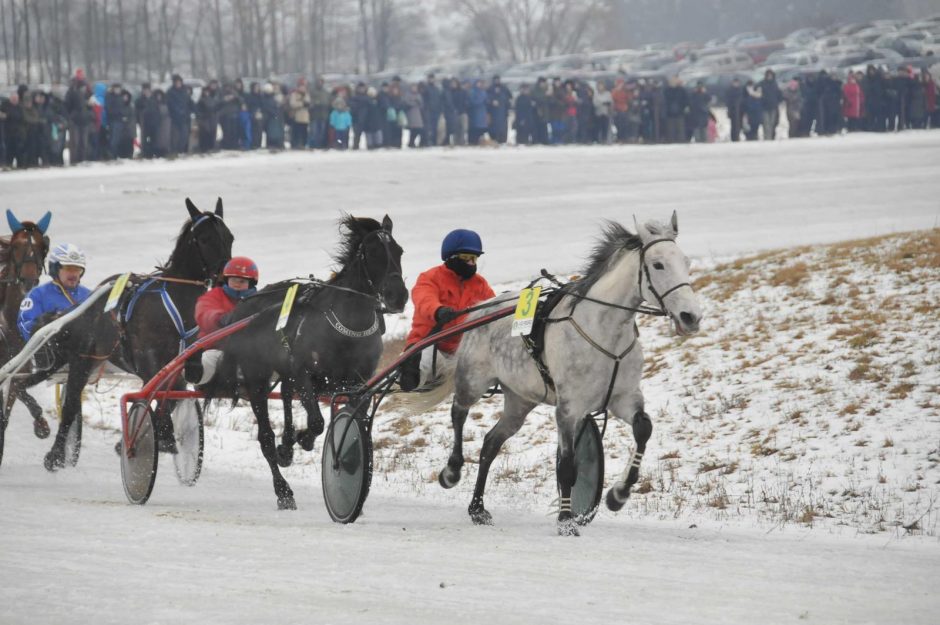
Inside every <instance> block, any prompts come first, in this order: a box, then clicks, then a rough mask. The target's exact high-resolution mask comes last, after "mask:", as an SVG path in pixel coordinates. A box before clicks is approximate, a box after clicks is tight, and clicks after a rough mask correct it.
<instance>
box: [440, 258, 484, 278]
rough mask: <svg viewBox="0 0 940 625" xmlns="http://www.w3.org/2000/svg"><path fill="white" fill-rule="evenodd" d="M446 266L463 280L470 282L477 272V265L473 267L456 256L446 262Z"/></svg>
mask: <svg viewBox="0 0 940 625" xmlns="http://www.w3.org/2000/svg"><path fill="white" fill-rule="evenodd" d="M444 266H446V267H447V268H448V269H450V270H451V271H453V272H454V273H455V274H457V275H458V276H460V277H461V278H462V279H463V280H469V279H470V278H472V277H473V276H474V274H476V272H477V266H476V265H471V264H470V263H468V262H465V261H462V260H460V259H459V258H457V257H456V256H451V257H450V258H448V259H447V260H446V261H444Z"/></svg>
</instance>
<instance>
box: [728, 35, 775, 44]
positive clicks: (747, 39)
mask: <svg viewBox="0 0 940 625" xmlns="http://www.w3.org/2000/svg"><path fill="white" fill-rule="evenodd" d="M764 41H767V37H766V36H765V35H764V34H763V33H738V34H737V35H733V36H731V37H729V38H728V42H727V43H728V45H729V46H743V45H747V44H749V43H762V42H764Z"/></svg>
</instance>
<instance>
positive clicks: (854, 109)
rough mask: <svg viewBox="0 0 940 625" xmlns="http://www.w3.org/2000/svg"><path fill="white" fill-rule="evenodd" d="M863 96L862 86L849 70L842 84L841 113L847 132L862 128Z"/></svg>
mask: <svg viewBox="0 0 940 625" xmlns="http://www.w3.org/2000/svg"><path fill="white" fill-rule="evenodd" d="M864 104H865V96H864V94H863V93H862V88H861V86H860V85H859V84H858V81H857V80H855V74H854V73H852V72H849V75H848V76H847V77H846V80H845V84H844V85H843V86H842V115H843V117H845V120H846V127H847V128H848V130H849V132H854V131H856V130H861V129H862V113H863V110H864V109H863V107H864Z"/></svg>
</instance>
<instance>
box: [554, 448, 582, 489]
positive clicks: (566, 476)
mask: <svg viewBox="0 0 940 625" xmlns="http://www.w3.org/2000/svg"><path fill="white" fill-rule="evenodd" d="M577 479H578V469H577V467H576V466H575V465H574V457H573V456H571V455H570V454H569V455H568V456H565V455H564V454H562V456H561V460H560V461H559V462H558V482H559V483H560V484H562V486H565V485H567V486H569V487H571V486H574V483H575V481H576V480H577Z"/></svg>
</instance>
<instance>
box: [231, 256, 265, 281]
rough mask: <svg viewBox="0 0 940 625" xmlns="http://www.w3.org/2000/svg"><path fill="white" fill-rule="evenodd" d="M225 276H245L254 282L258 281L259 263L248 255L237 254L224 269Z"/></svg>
mask: <svg viewBox="0 0 940 625" xmlns="http://www.w3.org/2000/svg"><path fill="white" fill-rule="evenodd" d="M222 277H223V278H245V279H247V280H251V281H252V282H254V283H257V282H258V265H256V264H255V261H253V260H251V259H250V258H248V257H247V256H236V257H235V258H233V259H231V260H230V261H228V262H227V263H225V268H224V269H222Z"/></svg>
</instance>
